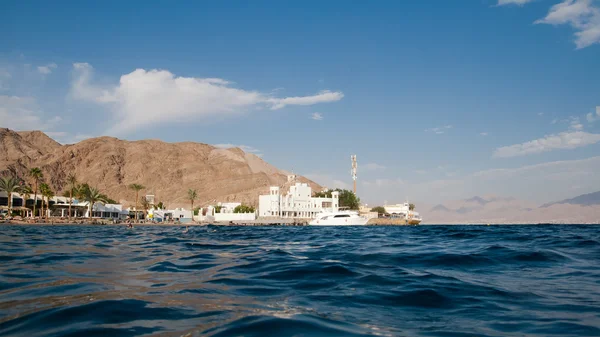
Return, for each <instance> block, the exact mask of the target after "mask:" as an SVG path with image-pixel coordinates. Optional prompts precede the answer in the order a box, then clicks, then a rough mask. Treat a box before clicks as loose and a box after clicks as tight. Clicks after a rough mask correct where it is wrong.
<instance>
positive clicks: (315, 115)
mask: <svg viewBox="0 0 600 337" xmlns="http://www.w3.org/2000/svg"><path fill="white" fill-rule="evenodd" d="M310 118H311V119H314V120H316V121H322V120H323V115H322V114H320V113H318V112H315V113H313V114H312V115H311V116H310Z"/></svg>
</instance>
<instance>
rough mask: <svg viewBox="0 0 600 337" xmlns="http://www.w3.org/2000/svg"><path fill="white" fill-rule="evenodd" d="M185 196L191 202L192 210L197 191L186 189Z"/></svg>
mask: <svg viewBox="0 0 600 337" xmlns="http://www.w3.org/2000/svg"><path fill="white" fill-rule="evenodd" d="M187 197H188V200H189V201H190V202H191V204H192V208H191V210H192V211H193V210H194V200H196V199H198V192H197V191H196V190H193V189H191V188H190V189H189V190H188V193H187Z"/></svg>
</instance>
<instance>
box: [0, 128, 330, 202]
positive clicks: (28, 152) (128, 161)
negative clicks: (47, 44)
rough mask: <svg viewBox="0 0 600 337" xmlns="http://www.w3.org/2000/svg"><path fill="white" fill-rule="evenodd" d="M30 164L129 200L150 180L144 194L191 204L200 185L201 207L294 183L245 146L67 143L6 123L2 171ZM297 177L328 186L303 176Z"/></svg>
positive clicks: (57, 184)
mask: <svg viewBox="0 0 600 337" xmlns="http://www.w3.org/2000/svg"><path fill="white" fill-rule="evenodd" d="M31 167H40V168H41V169H42V171H43V173H44V176H45V178H46V182H47V183H48V184H49V185H50V186H51V188H52V189H53V190H54V191H55V193H56V194H57V195H59V194H62V191H64V190H65V189H66V185H67V184H66V178H67V176H68V174H69V173H71V172H73V173H75V174H76V175H77V177H78V179H79V180H80V181H81V182H87V183H89V184H91V185H92V186H97V187H98V188H99V189H100V190H101V191H102V192H103V193H105V194H107V195H108V196H109V197H111V198H113V199H115V200H118V201H119V202H120V203H122V204H124V205H126V206H128V205H132V204H134V203H135V200H134V199H135V193H133V192H132V191H131V190H129V189H128V188H127V186H128V185H129V184H132V183H137V184H142V185H144V186H146V189H145V190H143V191H142V192H141V194H140V195H143V194H154V195H155V200H156V201H157V202H158V201H163V202H164V203H165V204H167V206H168V207H187V208H189V205H190V202H189V200H187V190H188V189H196V190H197V191H198V200H196V201H195V202H194V205H198V206H202V205H207V204H212V203H215V202H219V201H222V202H232V201H238V202H243V203H245V204H249V205H252V206H257V205H258V196H259V195H260V194H268V191H269V186H284V185H286V184H287V172H286V171H283V170H280V169H278V168H276V167H275V166H273V165H271V164H269V163H267V162H265V161H264V160H263V159H261V158H260V157H258V156H256V155H254V154H251V153H246V152H244V151H243V150H242V149H240V148H228V149H223V148H218V147H215V146H213V145H209V144H204V143H195V142H179V143H167V142H163V141H160V140H135V141H128V140H122V139H118V138H114V137H107V136H103V137H97V138H89V139H86V140H83V141H81V142H78V143H75V144H67V145H61V144H59V143H57V142H56V141H54V140H53V139H51V138H50V137H48V136H47V135H46V134H45V133H43V132H41V131H19V132H15V131H13V130H10V129H0V174H13V175H17V176H19V177H21V178H23V179H25V180H29V179H28V177H27V172H28V170H29V168H31ZM297 181H299V182H305V183H308V184H309V185H311V187H312V188H313V190H320V189H321V188H322V187H321V186H320V185H319V184H317V183H315V182H313V181H311V180H309V179H307V178H305V177H301V176H298V177H297Z"/></svg>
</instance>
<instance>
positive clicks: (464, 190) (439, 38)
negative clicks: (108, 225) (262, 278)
mask: <svg viewBox="0 0 600 337" xmlns="http://www.w3.org/2000/svg"><path fill="white" fill-rule="evenodd" d="M0 31H1V32H2V34H1V36H2V37H1V41H2V43H0V127H8V128H11V129H15V130H32V129H37V130H42V131H44V132H46V133H47V134H48V135H50V136H51V137H53V138H54V139H56V140H57V141H59V142H61V143H64V144H67V143H74V142H78V141H80V140H83V139H86V138H89V137H96V136H102V135H109V136H114V137H119V138H122V139H127V140H138V139H147V138H152V139H161V140H164V141H167V142H181V141H194V142H201V143H208V144H216V145H219V146H221V147H227V146H239V147H241V148H242V149H244V150H245V151H247V152H251V153H255V154H257V155H259V156H262V157H263V159H265V160H266V161H267V162H269V163H271V164H273V165H275V166H277V167H279V168H281V169H285V170H288V171H293V172H294V173H297V174H301V175H304V176H307V177H309V178H311V179H313V180H315V181H316V182H318V183H320V184H321V185H324V186H327V187H341V188H351V186H352V178H351V174H350V164H351V163H350V156H351V155H352V154H355V155H357V159H358V180H357V185H358V187H357V189H358V190H357V193H358V195H359V196H360V197H361V199H362V201H363V202H365V203H368V204H369V205H375V204H382V203H385V202H387V203H397V202H403V201H405V200H410V201H415V202H422V203H427V204H435V203H442V202H444V201H446V200H454V199H461V198H469V197H472V196H475V195H479V196H486V195H497V196H511V197H517V198H520V199H525V200H529V201H533V202H538V203H540V204H541V203H545V202H551V201H556V200H561V199H565V198H570V197H573V196H577V195H580V194H583V193H590V192H595V191H598V190H600V173H598V172H599V171H600V170H599V169H598V168H599V167H600V0H563V1H561V0H479V1H438V0H435V1H434V0H422V1H373V2H348V1H335V0H332V1H310V0H306V1H274V0H273V1H252V2H247V1H212V2H203V1H181V2H177V3H176V4H174V3H172V2H168V1H152V2H148V1H102V2H100V1H98V2H39V1H27V0H21V1H2V2H1V3H0Z"/></svg>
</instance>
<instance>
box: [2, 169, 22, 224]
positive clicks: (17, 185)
mask: <svg viewBox="0 0 600 337" xmlns="http://www.w3.org/2000/svg"><path fill="white" fill-rule="evenodd" d="M22 189H23V186H22V185H21V182H20V181H19V180H18V179H17V178H15V177H2V178H0V191H4V192H6V194H7V195H8V214H9V215H11V214H12V195H13V193H18V192H21V190H22Z"/></svg>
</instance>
